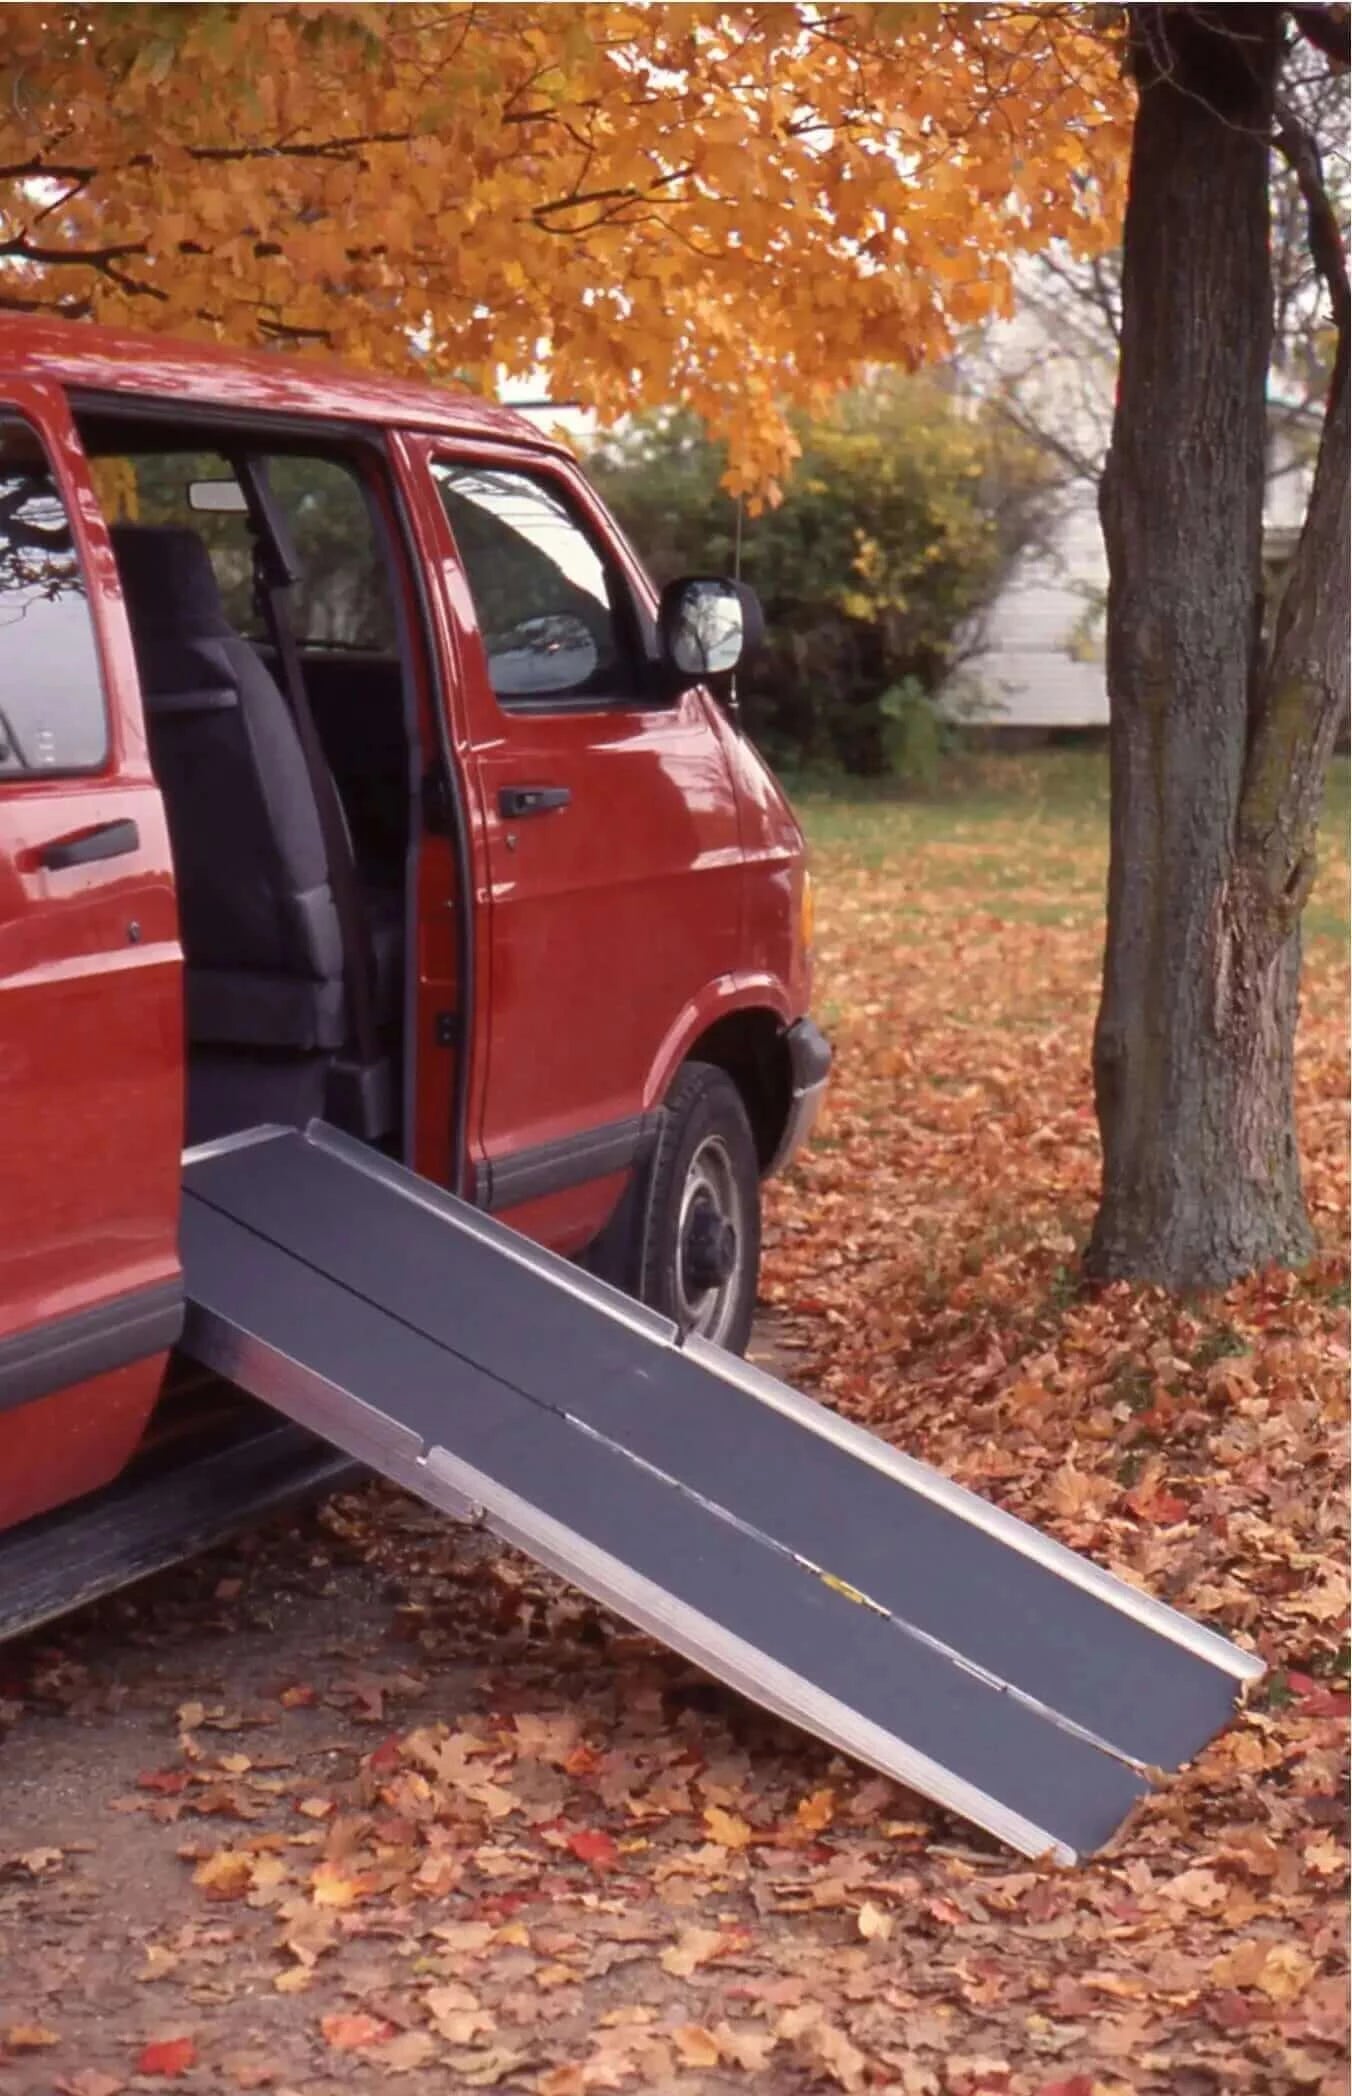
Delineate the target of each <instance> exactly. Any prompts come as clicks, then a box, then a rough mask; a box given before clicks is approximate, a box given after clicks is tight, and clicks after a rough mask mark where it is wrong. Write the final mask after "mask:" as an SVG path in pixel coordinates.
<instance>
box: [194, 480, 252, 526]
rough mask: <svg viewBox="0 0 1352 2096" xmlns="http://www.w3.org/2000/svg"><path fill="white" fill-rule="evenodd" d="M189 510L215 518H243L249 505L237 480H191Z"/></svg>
mask: <svg viewBox="0 0 1352 2096" xmlns="http://www.w3.org/2000/svg"><path fill="white" fill-rule="evenodd" d="M188 508H189V509H195V510H202V511H204V512H205V513H206V514H207V515H208V516H213V517H242V516H244V515H246V514H247V512H248V508H249V505H248V503H247V502H246V501H245V499H244V490H243V488H242V487H241V486H240V484H239V482H238V481H237V480H190V481H189V482H188Z"/></svg>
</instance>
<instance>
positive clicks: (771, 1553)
mask: <svg viewBox="0 0 1352 2096" xmlns="http://www.w3.org/2000/svg"><path fill="white" fill-rule="evenodd" d="M184 1188H185V1200H184V1215H183V1259H184V1267H185V1273H186V1281H187V1294H188V1301H189V1306H190V1308H189V1319H188V1331H187V1335H186V1338H185V1347H186V1349H187V1350H188V1351H189V1352H190V1353H195V1354H196V1355H197V1356H198V1358H200V1359H202V1360H203V1361H205V1362H206V1363H207V1365H209V1366H211V1367H213V1368H216V1369H217V1370H219V1371H220V1372H222V1373H225V1374H227V1375H230V1376H232V1377H233V1378H234V1380H235V1381H237V1382H239V1383H240V1384H242V1385H243V1387H245V1388H246V1389H248V1390H250V1391H252V1392H253V1393H254V1395H256V1396H259V1397H262V1398H264V1399H266V1400H267V1401H268V1402H269V1403H271V1404H273V1405H275V1406H276V1407H277V1408H278V1409H279V1410H281V1411H283V1412H285V1413H288V1414H289V1415H290V1416H291V1417H293V1418H295V1419H296V1420H298V1421H301V1422H302V1423H303V1424H305V1425H306V1426H308V1427H310V1428H311V1429H312V1430H314V1431H315V1432H318V1433H320V1434H323V1435H325V1436H326V1437H327V1438H329V1439H330V1440H332V1441H334V1442H335V1443H336V1444H337V1445H339V1446H341V1447H343V1448H345V1449H347V1450H349V1451H350V1452H351V1453H352V1454H354V1455H357V1456H359V1457H360V1458H361V1460H363V1461H364V1462H367V1463H370V1464H371V1465H372V1466H373V1467H375V1468H378V1469H381V1470H383V1471H385V1472H386V1474H387V1475H390V1476H392V1477H395V1478H397V1479H398V1481H399V1482H401V1483H403V1484H405V1485H408V1486H409V1487H410V1488H411V1489H413V1490H414V1491H417V1492H420V1493H421V1494H422V1495H423V1496H424V1497H425V1498H428V1499H429V1500H431V1501H432V1502H433V1503H434V1504H438V1505H442V1506H445V1507H447V1509H448V1510H449V1511H452V1512H456V1513H464V1512H465V1511H466V1508H467V1507H470V1506H472V1507H474V1508H475V1509H476V1510H482V1513H483V1517H484V1518H485V1519H486V1521H487V1522H488V1525H490V1526H491V1527H493V1528H494V1529H495V1530H496V1531H497V1532H498V1533H501V1534H503V1535H505V1536H508V1537H509V1538H510V1540H512V1541H514V1542H516V1543H519V1544H520V1545H521V1546H522V1547H523V1548H525V1549H526V1550H528V1551H530V1552H532V1553H533V1554H534V1555H535V1556H536V1557H537V1558H538V1559H540V1560H541V1561H542V1562H545V1563H547V1564H550V1565H552V1566H553V1567H554V1568H555V1569H557V1570H559V1571H561V1572H563V1573H565V1574H566V1575H567V1576H568V1577H570V1578H572V1579H573V1580H574V1581H575V1583H576V1584H578V1585H580V1586H582V1587H584V1588H586V1589H587V1590H588V1591H590V1592H592V1593H594V1594H596V1595H597V1596H598V1598H600V1599H602V1600H603V1601H606V1602H608V1603H609V1604H610V1605H612V1606H613V1607H615V1608H616V1609H617V1610H618V1611H619V1612H620V1613H621V1614H624V1615H626V1616H628V1617H629V1618H630V1619H631V1620H633V1621H635V1622H637V1623H640V1624H641V1625H642V1626H643V1627H645V1628H647V1629H649V1630H651V1631H653V1632H654V1633H655V1634H656V1635H657V1636H659V1637H661V1638H663V1639H664V1640H665V1641H666V1642H667V1643H669V1644H671V1645H672V1646H674V1647H675V1648H676V1649H678V1650H680V1651H682V1652H685V1653H686V1654H687V1655H688V1656H690V1657H692V1658H694V1659H696V1660H697V1661H698V1662H699V1663H700V1664H701V1665H703V1666H705V1667H706V1668H707V1669H708V1670H709V1671H710V1672H711V1673H714V1674H718V1675H721V1676H722V1677H723V1678H724V1679H727V1680H729V1681H731V1682H732V1683H733V1684H734V1685H735V1686H736V1687H738V1688H739V1689H741V1690H743V1691H744V1692H745V1693H747V1694H748V1695H750V1696H752V1697H754V1698H756V1699H757V1700H758V1701H760V1702H762V1703H764V1704H766V1705H767V1706H768V1707H769V1708H771V1709H774V1710H777V1711H779V1712H780V1713H781V1714H782V1715H785V1716H787V1717H790V1718H792V1719H794V1720H795V1721H796V1722H798V1723H800V1724H802V1725H804V1726H805V1727H806V1728H807V1729H809V1730H812V1731H814V1732H817V1733H818V1734H820V1736H822V1737H824V1738H826V1739H829V1740H831V1741H833V1742H834V1743H835V1744H837V1745H839V1746H842V1747H844V1748H846V1749H847V1750H848V1751H850V1752H852V1753H855V1754H857V1755H858V1756H859V1757H860V1758H861V1759H863V1760H865V1761H868V1762H871V1763H872V1764H874V1765H875V1766H877V1767H880V1768H883V1769H885V1770H886V1771H887V1772H888V1773H890V1774H892V1775H895V1776H897V1777H898V1778H899V1779H900V1780H901V1781H904V1782H907V1783H909V1784H911V1785H912V1786H913V1787H914V1788H916V1789H919V1790H921V1791H924V1792H926V1793H928V1794H929V1795H932V1796H934V1797H936V1798H937V1799H939V1801H940V1802H942V1803H944V1804H947V1805H949V1806H951V1807H952V1809H954V1810H955V1811H958V1812H961V1813H963V1814H965V1815H966V1816H967V1817H970V1818H972V1819H974V1820H976V1821H977V1822H979V1823H980V1824H982V1825H984V1826H986V1827H988V1828H989V1829H990V1830H991V1831H992V1832H995V1833H997V1834H1000V1835H1002V1836H1003V1837H1004V1838H1005V1839H1007V1840H1009V1841H1010V1842H1011V1843H1012V1844H1013V1845H1014V1846H1016V1847H1018V1848H1021V1849H1024V1850H1025V1851H1028V1852H1032V1853H1036V1852H1037V1851H1039V1850H1042V1849H1047V1848H1054V1849H1056V1850H1058V1851H1059V1852H1060V1853H1062V1854H1071V1853H1075V1852H1079V1851H1084V1850H1088V1849H1092V1848H1095V1847H1097V1846H1099V1845H1101V1843H1102V1842H1103V1841H1104V1840H1105V1839H1106V1838H1107V1837H1108V1835H1109V1834H1110V1833H1111V1832H1112V1831H1113V1829H1114V1828H1115V1827H1116V1826H1117V1824H1118V1823H1119V1822H1120V1820H1121V1818H1122V1817H1123V1815H1124V1813H1125V1812H1126V1811H1127V1809H1128V1808H1129V1806H1130V1804H1131V1803H1132V1801H1133V1800H1134V1798H1136V1797H1138V1796H1140V1795H1141V1794H1142V1793H1143V1791H1144V1790H1145V1789H1146V1787H1147V1781H1148V1779H1147V1776H1146V1774H1145V1772H1144V1766H1143V1765H1160V1766H1172V1765H1176V1764H1177V1763H1178V1762H1180V1761H1182V1760H1184V1759H1186V1758H1187V1757H1188V1756H1189V1755H1190V1754H1192V1753H1195V1752H1196V1751H1197V1749H1198V1748H1199V1747H1200V1746H1201V1745H1203V1744H1204V1743H1205V1741H1206V1740H1207V1739H1208V1738H1209V1737H1210V1736H1211V1735H1212V1733H1214V1732H1215V1731H1216V1730H1217V1729H1218V1728H1219V1727H1220V1726H1221V1725H1222V1724H1224V1722H1225V1721H1226V1719H1227V1717H1228V1716H1229V1714H1230V1712H1231V1710H1232V1708H1233V1704H1234V1699H1235V1695H1236V1692H1237V1687H1238V1684H1239V1683H1240V1682H1241V1681H1243V1680H1245V1679H1250V1678H1253V1677H1254V1676H1256V1675H1257V1673H1258V1672H1260V1671H1261V1669H1260V1668H1259V1666H1258V1664H1257V1662H1255V1661H1253V1660H1251V1659H1250V1658H1249V1657H1248V1656H1247V1655H1245V1654H1243V1653H1239V1652H1237V1651H1236V1650H1235V1649H1234V1648H1233V1647H1231V1646H1229V1645H1228V1644H1226V1642H1225V1641H1224V1640H1223V1639H1220V1638H1218V1637H1215V1636H1214V1635H1212V1634H1211V1633H1209V1632H1207V1631H1205V1630H1202V1629H1201V1628H1200V1627H1199V1626H1197V1625H1195V1624H1191V1623H1189V1622H1188V1621H1187V1620H1186V1619H1184V1618H1182V1617H1179V1616H1177V1615H1175V1614H1174V1613H1173V1612H1172V1611H1169V1610H1165V1609H1162V1608H1160V1607H1159V1606H1158V1604H1155V1603H1152V1602H1151V1601H1149V1600H1148V1599H1147V1598H1146V1597H1143V1596H1141V1595H1138V1594H1136V1593H1135V1591H1134V1590H1132V1589H1130V1588H1128V1587H1125V1586H1123V1585H1122V1584H1121V1583H1120V1582H1117V1581H1115V1580H1112V1579H1110V1578H1109V1577H1108V1576H1107V1575H1105V1574H1103V1573H1102V1572H1100V1571H1099V1570H1098V1569H1097V1568H1095V1567H1092V1566H1090V1565H1088V1564H1086V1563H1085V1561H1083V1560H1081V1559H1079V1558H1077V1557H1075V1556H1074V1555H1073V1554H1072V1553H1070V1552H1067V1551H1064V1550H1061V1549H1060V1548H1059V1547H1058V1546H1056V1545H1054V1544H1052V1543H1050V1542H1049V1541H1048V1540H1047V1539H1046V1538H1043V1537H1041V1536H1039V1535H1038V1534H1037V1532H1036V1531H1034V1530H1032V1529H1030V1528H1028V1527H1026V1526H1025V1525H1024V1524H1022V1523H1018V1522H1014V1521H1012V1520H1010V1518H1009V1517H1008V1516H1005V1515H1002V1514H999V1513H998V1512H997V1511H996V1510H995V1509H993V1508H990V1507H987V1506H986V1505H985V1503H984V1502H982V1501H981V1500H979V1499H976V1498H974V1497H973V1496H972V1495H970V1494H966V1493H963V1492H961V1491H960V1490H959V1489H958V1488H956V1487H954V1486H952V1485H950V1484H949V1483H948V1481H947V1480H945V1479H942V1478H940V1477H939V1476H938V1474H937V1473H935V1472H932V1471H928V1470H926V1469H925V1468H924V1467H923V1466H921V1465H918V1464H915V1463H913V1462H910V1461H909V1460H908V1459H907V1458H905V1457H904V1456H901V1455H899V1454H898V1453H897V1452H896V1451H894V1450H892V1449H890V1448H888V1447H887V1446H886V1445H885V1444H883V1443H881V1442H878V1441H876V1440H875V1439H874V1438H873V1437H872V1436H869V1435H866V1434H863V1433H861V1432H860V1431H859V1430H858V1429H855V1428H851V1427H849V1426H847V1425H845V1424H844V1423H843V1422H841V1421H840V1420H838V1419H837V1418H836V1416H835V1415H834V1414H832V1413H830V1412H829V1411H827V1410H826V1409H825V1408H823V1407H821V1406H818V1405H814V1404H813V1403H811V1401H810V1400H808V1399H805V1398H802V1397H801V1396H799V1395H798V1394H797V1393H795V1392H792V1391H789V1390H788V1389H787V1388H786V1387H785V1386H783V1385H781V1384H778V1383H775V1382H774V1381H773V1380H772V1379H770V1378H768V1377H766V1376H764V1375H763V1374H761V1373H760V1372H758V1371H756V1370H754V1369H750V1368H748V1367H746V1365H745V1364H743V1363H741V1362H738V1361H735V1360H734V1359H732V1357H730V1356H727V1355H724V1354H722V1353H720V1352H719V1351H718V1350H717V1349H713V1348H707V1347H703V1346H701V1345H699V1343H698V1342H695V1341H691V1342H690V1343H689V1344H688V1345H687V1346H686V1347H684V1348H681V1347H680V1346H678V1345H677V1344H676V1334H675V1332H674V1330H673V1328H672V1327H671V1326H670V1325H669V1324H668V1323H666V1322H665V1320H663V1319H662V1318H660V1317H657V1316H655V1315H654V1314H653V1313H651V1312H649V1311H647V1310H644V1309H642V1308H640V1307H638V1306H637V1305H634V1304H632V1303H630V1302H629V1301H628V1300H627V1299H626V1298H623V1297H621V1296H618V1295H616V1294H615V1293H614V1292H613V1291H612V1290H609V1289H606V1288H605V1287H603V1286H602V1285H601V1284H598V1283H595V1282H593V1281H591V1280H590V1279H589V1278H588V1277H586V1276H585V1275H582V1274H580V1273H579V1272H578V1271H577V1270H576V1269H575V1268H573V1267H571V1266H570V1265H568V1264H567V1263H566V1262H565V1261H562V1260H558V1259H555V1258H553V1257H552V1256H551V1255H550V1254H548V1253H545V1252H542V1251H540V1250H539V1248H538V1247H536V1246H534V1245H531V1244H529V1243H528V1242H527V1241H526V1240H524V1239H522V1238H520V1237H518V1236H516V1235H515V1234H514V1233H513V1232H511V1231H508V1230H506V1229H505V1228H504V1227H503V1226H502V1225H500V1224H496V1223H493V1222H491V1221H489V1220H488V1219H487V1218H485V1217H483V1216H482V1215H480V1214H479V1213H478V1212H477V1211H475V1210H473V1209H471V1208H468V1207H467V1206H465V1205H464V1204H462V1203H460V1202H457V1201H454V1200H452V1199H451V1198H450V1197H449V1196H447V1195H446V1194H444V1193H442V1192H440V1191H439V1190H438V1189H437V1188H435V1187H432V1186H430V1185H428V1184H427V1183H426V1182H425V1181H422V1180H420V1179H418V1178H416V1177H415V1176H414V1175H413V1174H411V1173H408V1172H405V1171H403V1170H402V1169H401V1168H399V1167H397V1166H394V1165H391V1164H389V1163H388V1162H387V1161H386V1160H384V1159H382V1158H379V1157H377V1156H375V1155H374V1154H373V1153H371V1152H369V1151H366V1150H364V1149H362V1148H361V1146H360V1145H357V1144H355V1143H351V1142H350V1141H349V1140H348V1139H346V1138H344V1137H341V1136H338V1135H336V1134H335V1133H334V1132H333V1131H332V1130H330V1129H327V1128H324V1127H322V1126H318V1125H316V1126H313V1127H312V1128H311V1129H310V1130H309V1131H307V1132H306V1133H305V1134H301V1133H300V1132H298V1131H295V1130H255V1131H250V1132H249V1134H248V1135H247V1136H245V1137H242V1138H237V1139H231V1140H229V1141H227V1142H226V1143H223V1144H218V1145H213V1146H208V1147H207V1148H206V1149H204V1150H202V1151H198V1152H193V1153H190V1154H189V1156H188V1158H187V1159H186V1160H185V1170H184Z"/></svg>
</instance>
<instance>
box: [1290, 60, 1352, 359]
mask: <svg viewBox="0 0 1352 2096" xmlns="http://www.w3.org/2000/svg"><path fill="white" fill-rule="evenodd" d="M1275 136H1276V143H1277V148H1278V151H1279V152H1280V153H1281V155H1282V157H1283V158H1284V160H1285V161H1286V163H1287V165H1288V166H1289V167H1290V169H1291V172H1292V174H1293V175H1294V176H1295V178H1296V181H1297V183H1298V184H1299V186H1300V193H1301V196H1302V198H1303V199H1304V203H1305V216H1306V231H1307V235H1308V238H1309V243H1310V257H1311V260H1312V261H1313V263H1314V266H1315V268H1316V269H1317V270H1318V271H1319V274H1320V276H1321V277H1322V278H1323V280H1324V283H1325V284H1326V286H1327V287H1328V294H1329V300H1330V303H1331V304H1332V307H1333V321H1334V325H1335V327H1336V328H1337V330H1338V333H1339V335H1340V336H1343V337H1345V336H1346V335H1347V333H1348V329H1349V324H1350V323H1352V287H1349V284H1348V276H1347V250H1346V249H1345V248H1344V246H1343V236H1342V230H1341V228H1340V227H1339V224H1338V214H1337V212H1336V211H1335V210H1334V208H1333V205H1332V202H1331V201H1330V198H1329V193H1328V190H1327V189H1326V188H1325V186H1324V167H1323V162H1322V160H1321V158H1320V154H1319V146H1318V142H1317V141H1316V139H1315V135H1314V133H1313V132H1312V131H1311V130H1310V129H1309V127H1308V125H1306V124H1303V123H1302V122H1301V120H1300V118H1299V117H1298V116H1297V115H1296V113H1295V111H1294V109H1292V108H1291V106H1290V104H1289V103H1287V102H1279V103H1278V104H1277V110H1276V134H1275Z"/></svg>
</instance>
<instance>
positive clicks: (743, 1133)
mask: <svg viewBox="0 0 1352 2096" xmlns="http://www.w3.org/2000/svg"><path fill="white" fill-rule="evenodd" d="M645 1191H646V1199H645V1200H644V1203H643V1209H642V1242H641V1248H640V1260H639V1289H638V1293H639V1295H640V1297H641V1298H642V1300H643V1301H644V1302H645V1303H649V1304H651V1306H652V1308H653V1309H654V1310H660V1311H661V1312H662V1314H663V1316H664V1317H669V1318H671V1320H672V1322H673V1323H674V1324H676V1325H677V1326H678V1327H679V1329H680V1330H681V1331H682V1332H683V1333H686V1332H697V1333H698V1334H699V1335H700V1337H701V1338H704V1339H708V1340H711V1341H712V1342H713V1343H714V1345H716V1346H724V1347H727V1348H728V1349H729V1350H730V1351H731V1352H733V1353H737V1354H740V1353H742V1352H743V1351H744V1349H745V1347H746V1343H747V1341H748V1339H749V1338H750V1337H751V1319H752V1315H753V1313H754V1311H755V1307H756V1284H757V1279H758V1277H759V1273H760V1168H759V1165H758V1163H757V1158H756V1143H755V1138H754V1136H753V1135H752V1133H751V1123H750V1122H749V1121H748V1119H747V1114H746V1108H745V1107H744V1106H743V1104H742V1098H741V1094H740V1093H739V1091H738V1089H737V1087H736V1085H735V1084H734V1083H733V1081H732V1079H731V1078H730V1077H729V1076H728V1075H727V1073H726V1071H723V1070H720V1069H717V1068H716V1067H715V1066H714V1065H713V1064H712V1063H686V1065H685V1066H684V1068H683V1069H682V1070H681V1073H680V1075H679V1076H678V1077H677V1079H676V1082H675V1083H674V1084H673V1086H672V1088H671V1090H670V1092H669V1093H668V1094H667V1097H666V1100H665V1101H664V1107H663V1117H662V1130H661V1133H660V1135H659V1137H658V1140H657V1146H656V1148H655V1150H654V1151H653V1155H652V1159H651V1162H650V1164H649V1167H648V1174H647V1186H646V1190H645Z"/></svg>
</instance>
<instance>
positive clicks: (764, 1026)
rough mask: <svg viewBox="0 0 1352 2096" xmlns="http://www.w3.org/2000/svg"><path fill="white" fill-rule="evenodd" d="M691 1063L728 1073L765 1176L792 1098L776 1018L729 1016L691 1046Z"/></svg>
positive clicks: (759, 1013)
mask: <svg viewBox="0 0 1352 2096" xmlns="http://www.w3.org/2000/svg"><path fill="white" fill-rule="evenodd" d="M687 1060H688V1061H690V1062H696V1063H713V1064H715V1065H716V1067H717V1068H718V1069H720V1070H726V1071H727V1073H728V1075H729V1077H730V1078H731V1079H732V1081H733V1083H734V1084H735V1085H736V1087H737V1089H738V1091H739V1092H740V1093H741V1095H742V1104H743V1106H745V1108H746V1111H747V1118H748V1120H749V1121H750V1123H751V1132H752V1134H753V1135H754V1136H755V1138H756V1155H757V1157H758V1158H759V1159H760V1165H761V1170H762V1171H764V1170H765V1168H766V1166H767V1165H768V1164H769V1162H770V1160H771V1158H772V1157H773V1156H774V1154H775V1151H776V1150H777V1149H778V1148H779V1139H780V1137H781V1136H782V1134H783V1133H784V1124H785V1122H786V1121H787V1120H788V1117H789V1107H790V1105H791V1103H792V1097H793V1078H792V1073H791V1071H790V1068H789V1052H788V1049H787V1048H786V1047H785V1045H784V1035H783V1030H782V1028H781V1026H780V1023H779V1021H778V1019H777V1018H776V1017H775V1015H774V1013H773V1012H769V1011H765V1010H763V1009H758V1010H754V1011H745V1012H729V1013H728V1015H727V1017H726V1018H724V1019H718V1020H716V1021H715V1022H714V1024H713V1025H712V1026H711V1027H710V1028H709V1030H708V1032H707V1033H702V1034H701V1035H700V1037H699V1039H698V1040H697V1041H695V1042H694V1043H693V1044H692V1046H691V1048H690V1051H689V1055H688V1057H687Z"/></svg>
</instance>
